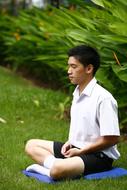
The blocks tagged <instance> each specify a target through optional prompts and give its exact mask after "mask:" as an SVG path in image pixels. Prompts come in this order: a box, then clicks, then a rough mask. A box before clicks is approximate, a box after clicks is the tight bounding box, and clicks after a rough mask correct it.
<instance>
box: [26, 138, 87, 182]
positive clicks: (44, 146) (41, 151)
mask: <svg viewBox="0 0 127 190" xmlns="http://www.w3.org/2000/svg"><path fill="white" fill-rule="evenodd" d="M25 151H26V153H27V154H28V155H29V156H30V157H31V158H32V159H33V160H34V161H36V162H37V163H38V164H40V165H43V164H44V161H45V160H46V159H47V158H48V157H49V156H51V155H52V156H53V155H54V151H53V142H52V141H47V140H39V139H32V140H29V141H28V142H27V144H26V147H25ZM83 172H84V163H83V160H82V159H81V158H80V157H78V156H74V157H70V158H65V159H61V158H56V159H55V162H54V163H53V165H52V167H51V168H50V176H51V177H53V178H54V179H61V178H72V177H76V176H79V175H81V174H82V173H83Z"/></svg>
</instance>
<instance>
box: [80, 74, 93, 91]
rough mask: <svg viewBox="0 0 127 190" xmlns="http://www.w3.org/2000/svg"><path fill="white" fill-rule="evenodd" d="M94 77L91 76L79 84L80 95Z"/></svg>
mask: <svg viewBox="0 0 127 190" xmlns="http://www.w3.org/2000/svg"><path fill="white" fill-rule="evenodd" d="M92 79H93V77H90V78H89V79H87V80H86V81H84V82H82V83H81V84H79V95H80V94H81V93H82V91H83V90H84V89H85V87H86V86H87V85H88V84H89V82H90V81H91V80H92Z"/></svg>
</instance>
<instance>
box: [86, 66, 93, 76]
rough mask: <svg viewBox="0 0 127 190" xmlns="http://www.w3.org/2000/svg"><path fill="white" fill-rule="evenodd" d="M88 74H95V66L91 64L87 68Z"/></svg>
mask: <svg viewBox="0 0 127 190" xmlns="http://www.w3.org/2000/svg"><path fill="white" fill-rule="evenodd" d="M86 73H87V74H91V73H93V65H92V64H89V65H88V66H87V69H86Z"/></svg>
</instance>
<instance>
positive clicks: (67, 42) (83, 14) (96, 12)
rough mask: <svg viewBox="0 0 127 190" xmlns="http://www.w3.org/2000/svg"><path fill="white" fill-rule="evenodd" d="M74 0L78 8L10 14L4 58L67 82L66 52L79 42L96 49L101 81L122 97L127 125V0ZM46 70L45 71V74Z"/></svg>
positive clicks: (4, 35) (119, 99)
mask: <svg viewBox="0 0 127 190" xmlns="http://www.w3.org/2000/svg"><path fill="white" fill-rule="evenodd" d="M93 2H94V3H95V4H89V3H88V4H87V3H84V1H82V0H76V1H75V3H76V4H77V8H76V9H71V10H70V9H66V8H64V7H61V8H60V9H56V8H52V7H49V9H47V10H44V11H43V12H42V11H40V10H38V9H35V8H34V9H33V10H27V11H22V12H21V13H20V15H19V17H18V18H15V19H14V18H13V17H8V18H7V21H8V30H5V31H3V32H2V40H3V41H4V46H6V49H5V50H4V53H5V54H6V56H7V58H6V60H7V61H9V62H10V63H11V64H12V65H13V67H15V69H17V68H19V67H20V68H21V67H25V68H26V69H27V70H29V71H30V72H31V73H32V74H35V75H37V76H38V77H41V79H43V80H44V78H46V79H47V80H49V81H52V82H53V81H57V85H59V84H61V85H59V86H63V84H66V80H67V79H66V77H65V72H66V64H65V63H66V61H67V60H66V59H67V56H66V53H67V51H68V49H69V48H70V47H73V46H74V45H76V44H81V43H86V44H88V45H92V46H94V47H95V48H97V49H98V51H99V52H100V55H101V68H100V70H99V71H98V72H97V75H96V77H97V79H98V81H99V82H100V83H101V84H102V85H103V86H104V87H106V88H107V89H108V90H109V91H111V92H112V93H113V95H114V96H115V97H116V99H117V100H118V104H119V109H120V122H121V126H125V125H127V101H126V94H127V53H126V52H127V37H126V33H127V12H126V8H127V2H126V1H124V0H112V1H110V2H109V1H106V0H93ZM42 73H43V77H42Z"/></svg>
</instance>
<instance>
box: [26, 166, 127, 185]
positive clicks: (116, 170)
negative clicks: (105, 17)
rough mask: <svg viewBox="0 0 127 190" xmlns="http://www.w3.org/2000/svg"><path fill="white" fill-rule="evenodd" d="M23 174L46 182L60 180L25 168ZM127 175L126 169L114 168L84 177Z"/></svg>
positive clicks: (90, 178) (99, 177)
mask: <svg viewBox="0 0 127 190" xmlns="http://www.w3.org/2000/svg"><path fill="white" fill-rule="evenodd" d="M23 174H25V175H26V176H28V177H33V178H35V179H37V180H39V181H41V182H44V183H56V182H58V181H55V180H53V179H52V178H51V177H48V176H46V175H41V174H39V173H35V172H29V171H26V170H23ZM125 175H127V170H126V169H124V168H113V169H111V170H109V171H105V172H100V173H94V174H88V175H85V176H84V179H89V180H92V179H104V178H117V177H121V176H125Z"/></svg>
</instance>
